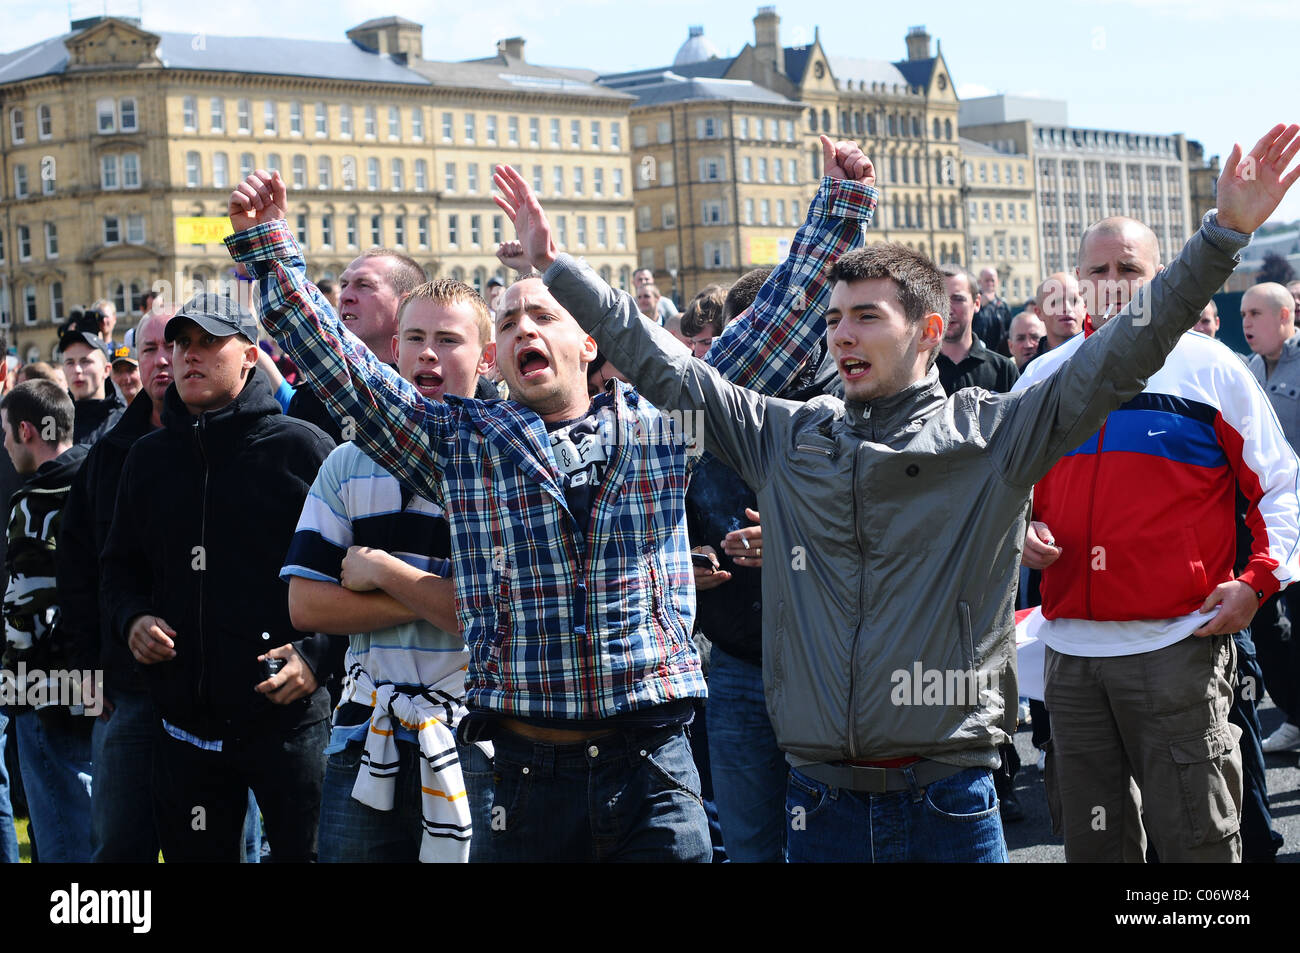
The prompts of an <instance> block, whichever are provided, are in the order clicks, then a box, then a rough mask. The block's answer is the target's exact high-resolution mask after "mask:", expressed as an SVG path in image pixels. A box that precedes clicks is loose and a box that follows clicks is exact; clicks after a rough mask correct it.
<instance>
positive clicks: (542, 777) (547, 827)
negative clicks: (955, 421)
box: [228, 140, 876, 861]
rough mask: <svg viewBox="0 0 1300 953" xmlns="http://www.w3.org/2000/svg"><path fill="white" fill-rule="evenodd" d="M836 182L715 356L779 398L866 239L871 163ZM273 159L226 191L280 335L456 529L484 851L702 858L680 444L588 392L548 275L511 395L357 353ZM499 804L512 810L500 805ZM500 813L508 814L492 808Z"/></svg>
mask: <svg viewBox="0 0 1300 953" xmlns="http://www.w3.org/2000/svg"><path fill="white" fill-rule="evenodd" d="M825 149H826V164H825V169H826V172H827V176H826V178H824V179H823V180H822V184H821V187H820V189H819V190H818V194H817V197H816V198H815V199H814V202H813V205H812V209H811V210H810V213H809V218H808V221H807V222H806V223H805V225H804V226H803V227H802V228H801V229H800V231H799V232H798V234H797V235H796V236H795V241H794V243H793V246H792V249H791V253H790V255H789V257H788V258H787V260H786V261H785V262H784V263H783V264H782V265H781V266H780V267H779V268H778V269H777V270H776V272H775V273H774V274H773V276H772V278H771V280H770V281H769V282H768V284H767V285H766V286H765V287H764V288H763V290H762V292H761V293H760V295H759V297H758V300H757V302H756V305H755V307H754V308H753V309H752V310H751V311H750V312H749V314H748V315H747V316H746V317H743V318H742V319H739V320H737V321H736V322H735V323H734V324H733V326H732V328H731V329H729V330H728V333H727V334H724V335H723V337H722V338H721V339H720V340H719V341H718V342H717V343H715V345H714V346H713V348H712V350H711V352H710V357H711V359H712V360H713V361H714V362H715V364H716V366H718V367H720V368H722V369H723V370H724V371H725V372H726V373H727V374H729V375H731V376H733V377H735V378H736V379H738V380H739V381H740V382H742V383H744V384H747V385H750V386H753V387H755V388H758V389H761V390H763V391H776V390H779V389H780V388H782V387H784V386H786V384H788V382H789V381H790V379H792V377H793V376H794V374H795V373H796V372H797V370H798V368H799V366H800V365H801V364H802V362H803V360H804V359H805V358H806V356H807V354H808V353H809V351H810V350H811V348H812V345H813V342H814V341H815V337H816V335H815V334H810V333H809V332H808V331H807V327H808V326H809V322H805V321H800V320H797V319H798V318H799V317H801V316H802V314H803V312H805V311H806V310H812V311H817V310H819V309H820V308H821V307H822V306H823V305H824V302H825V300H826V296H827V292H828V286H827V285H826V281H825V277H824V275H823V267H824V265H825V264H826V262H827V261H828V260H830V259H833V258H835V257H836V256H838V255H839V254H841V253H842V252H844V251H845V250H847V249H849V248H851V247H853V246H854V245H855V244H856V243H858V242H860V241H861V236H862V224H863V223H864V222H865V221H867V220H868V219H869V218H870V215H871V212H872V210H873V209H874V207H875V199H876V192H875V190H874V189H873V188H871V187H870V186H869V184H867V183H866V182H859V181H850V180H849V177H850V175H851V177H852V178H854V179H857V178H867V176H868V173H869V172H870V164H869V163H868V162H867V160H866V157H865V156H863V155H862V154H861V152H860V151H859V150H857V148H856V147H855V146H852V144H850V143H841V144H840V145H839V146H838V147H836V146H834V145H833V144H831V143H830V141H829V140H826V145H825ZM287 202H288V199H287V192H286V189H285V186H284V183H283V181H282V180H281V179H280V177H279V175H278V173H265V172H258V173H255V174H253V175H252V176H249V178H248V179H246V180H245V181H244V182H243V183H242V184H241V185H240V186H239V188H238V189H236V190H235V192H233V193H232V194H231V199H230V214H231V221H232V223H233V225H234V227H235V230H236V231H235V234H234V235H233V236H231V237H230V239H229V241H228V245H229V247H230V249H231V252H232V254H233V255H234V257H235V258H236V259H237V260H239V261H242V262H245V263H246V264H247V265H248V268H249V270H250V271H251V272H252V273H253V274H254V275H255V276H256V277H258V278H260V279H263V281H262V290H261V294H262V303H263V307H262V315H263V320H264V321H265V322H266V324H267V327H268V328H269V329H270V330H271V333H272V334H273V335H275V336H276V337H277V339H278V340H279V341H280V343H281V345H282V346H283V347H284V349H285V351H286V352H287V353H288V354H289V355H290V356H291V357H292V358H293V360H294V362H295V363H296V364H297V365H298V366H299V367H300V368H301V369H302V371H303V373H304V374H306V375H307V377H308V378H309V379H310V380H311V381H312V382H313V383H314V384H315V386H316V387H317V389H318V392H319V393H320V394H321V396H322V397H324V398H325V399H326V401H327V402H328V403H329V405H330V407H331V408H332V409H333V410H334V411H335V412H336V413H338V414H340V415H347V416H350V417H352V418H353V419H354V420H355V421H356V424H357V444H358V446H359V447H360V448H361V449H362V450H364V451H365V452H366V453H367V454H369V455H370V456H372V457H373V458H374V459H375V460H376V461H378V462H380V463H381V464H382V465H383V466H385V467H386V468H387V469H388V470H390V471H391V472H392V473H393V474H394V475H395V476H397V477H398V478H399V479H400V480H402V481H403V482H404V483H406V484H407V485H409V486H411V487H412V488H414V489H416V490H418V491H419V492H421V493H423V494H425V495H427V496H428V498H429V499H430V500H432V501H433V502H435V503H437V504H439V505H441V506H442V507H443V508H444V510H445V512H446V513H447V516H448V519H449V521H450V522H451V531H452V572H453V576H454V578H455V584H456V596H457V616H458V621H459V622H460V625H461V628H462V630H463V632H464V635H465V639H466V642H467V643H468V647H469V652H470V660H469V676H468V692H467V705H468V708H469V710H470V714H469V716H467V717H466V718H465V719H464V720H463V721H462V723H461V728H460V734H461V739H462V740H477V739H479V738H481V737H485V736H490V737H491V738H492V740H493V742H494V744H495V748H496V758H495V768H496V770H495V774H496V777H497V778H499V780H498V781H497V784H496V790H495V793H494V805H493V814H494V818H493V820H494V823H493V825H492V830H491V832H490V835H489V838H488V852H489V856H490V857H491V858H500V859H506V860H615V859H617V860H673V859H677V860H692V861H708V860H709V859H710V856H711V851H710V845H709V835H708V830H707V825H706V820H705V814H704V810H703V808H702V806H701V804H700V790H699V778H698V775H697V774H696V771H695V768H694V765H693V763H692V759H691V752H690V749H689V743H688V741H687V736H686V734H685V726H686V724H687V723H688V722H689V720H690V718H691V713H692V711H693V707H694V706H693V699H695V698H697V697H702V696H703V695H704V693H705V688H704V680H703V678H702V676H701V673H700V662H699V657H698V655H697V653H696V651H695V649H694V646H693V643H692V641H691V637H690V636H691V625H692V617H693V615H694V589H693V587H692V585H691V579H692V573H691V568H690V560H689V555H688V552H689V543H688V541H687V537H686V520H685V510H684V502H683V499H684V495H685V488H686V472H687V462H688V447H687V446H686V445H685V442H684V441H683V440H682V439H681V434H680V432H678V431H677V430H675V429H672V428H670V427H669V424H670V423H671V422H672V421H673V418H671V417H669V416H667V415H665V414H663V413H661V412H660V411H659V410H658V409H656V408H655V407H653V406H651V405H650V404H649V403H647V402H646V401H645V400H644V399H642V398H641V397H639V396H638V395H637V394H636V393H635V392H634V391H632V390H631V389H630V388H629V387H627V385H625V384H621V383H619V384H616V385H614V386H612V387H610V388H609V389H607V390H606V391H605V392H604V393H601V394H598V395H597V396H596V397H595V399H594V400H593V399H591V398H590V397H589V396H588V394H587V384H586V374H585V372H584V368H585V365H586V364H587V363H589V362H590V361H591V360H592V359H593V357H594V356H595V354H596V346H595V342H593V341H592V340H591V338H590V337H589V336H587V334H586V333H585V332H583V331H582V330H581V329H580V328H579V327H578V325H577V324H576V323H575V322H574V321H573V318H572V317H571V316H570V315H569V314H568V312H566V311H565V310H564V309H563V308H562V307H561V306H560V305H559V304H558V303H557V302H556V301H555V299H554V298H553V297H552V296H551V295H550V294H549V293H548V292H547V290H546V287H545V285H544V284H543V283H542V282H541V281H540V280H538V279H536V278H533V279H525V280H522V281H518V282H516V283H515V284H514V285H512V286H511V287H510V289H509V290H508V291H507V292H506V296H505V298H504V300H503V302H502V308H501V311H500V313H499V314H498V316H497V319H496V342H495V348H494V351H495V357H496V362H497V365H498V367H499V368H500V369H501V372H502V374H503V376H504V377H505V380H506V382H507V383H508V384H509V386H510V393H511V397H512V399H511V400H508V401H488V402H482V401H475V400H465V399H460V398H455V397H451V396H448V397H447V398H446V401H445V402H443V403H440V402H433V401H429V400H427V399H426V398H425V397H424V396H423V395H421V394H420V393H419V392H418V391H417V390H416V389H415V388H414V387H412V386H411V385H410V384H409V383H407V382H406V381H404V380H402V379H401V377H400V376H398V375H397V374H395V373H393V372H392V371H391V370H390V369H389V368H387V367H386V366H385V365H383V364H382V363H381V362H379V361H378V360H376V359H374V357H373V356H372V355H371V354H369V352H368V351H366V350H365V349H364V348H362V347H361V346H360V345H359V343H358V342H357V341H356V339H355V338H353V337H352V335H351V334H349V333H348V332H347V330H346V329H345V328H344V327H343V326H342V325H341V324H340V322H339V321H338V319H337V317H336V316H335V315H334V313H333V311H332V310H331V309H330V307H329V306H328V305H327V304H326V303H325V302H324V300H323V299H322V298H321V297H320V296H319V294H318V292H317V291H316V289H315V288H314V287H313V286H312V285H311V284H310V283H308V281H307V278H306V274H305V271H304V268H303V260H302V255H301V252H300V251H299V250H298V247H297V245H296V243H295V242H294V240H293V236H292V234H291V232H290V230H289V228H288V227H287V225H286V223H285V220H284V216H285V207H286V205H287ZM498 809H500V813H499V815H498ZM498 816H499V817H500V823H497V822H496V821H497V817H498Z"/></svg>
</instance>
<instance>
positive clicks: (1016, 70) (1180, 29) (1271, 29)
mask: <svg viewBox="0 0 1300 953" xmlns="http://www.w3.org/2000/svg"><path fill="white" fill-rule="evenodd" d="M105 6H107V9H108V10H109V12H118V13H126V14H128V15H136V14H137V11H138V12H139V14H140V15H142V17H143V21H144V26H145V27H146V28H152V29H157V30H170V31H183V32H195V33H200V32H206V33H213V34H224V35H228V36H238V35H262V36H266V35H277V34H279V35H284V36H293V37H300V38H304V39H330V40H341V39H343V35H344V32H345V31H346V30H347V29H348V28H349V27H351V26H355V25H356V24H358V23H361V22H362V21H364V20H366V19H368V18H370V17H373V16H379V15H386V14H397V15H400V16H404V17H407V18H409V19H412V20H415V21H417V22H419V23H422V24H424V53H425V56H426V57H427V58H429V59H445V60H456V59H467V58H470V57H475V56H486V55H488V54H490V53H491V52H493V50H494V48H495V42H496V40H497V39H500V38H502V37H506V36H513V35H521V36H524V37H525V38H526V39H527V41H528V44H527V49H526V56H527V58H528V59H529V60H531V61H533V62H537V63H548V64H555V65H566V66H585V67H590V68H592V69H597V70H602V71H610V72H613V71H617V70H625V69H637V68H641V67H648V66H658V65H664V64H667V63H670V62H671V61H672V57H673V54H674V53H675V52H676V50H677V47H678V46H679V45H680V44H681V43H682V41H683V40H685V39H686V31H687V27H688V26H690V25H693V24H698V25H700V26H703V27H704V32H705V36H707V37H708V38H709V39H710V40H711V41H712V42H713V43H714V44H715V45H716V46H717V47H718V49H719V50H720V51H721V52H722V53H723V54H724V55H725V54H734V53H737V52H739V51H740V49H741V48H742V47H743V46H744V45H745V43H747V42H750V41H751V40H752V39H753V25H752V22H751V21H752V18H753V16H754V13H755V11H756V10H757V8H758V6H759V4H758V3H757V2H755V0H744V2H739V0H713V2H711V3H708V4H702V3H700V2H699V0H653V2H644V3H629V2H625V0H617V2H616V0H546V2H544V3H539V2H537V0H528V2H524V0H490V2H486V3H478V4H475V3H460V4H447V3H430V2H422V0H379V2H376V0H276V2H273V3H267V2H266V0H222V2H221V3H219V4H212V5H210V6H209V5H206V4H200V5H199V6H198V7H190V6H189V5H188V4H184V5H177V4H175V3H173V2H171V0H138V2H123V0H99V2H85V0H73V3H72V4H71V8H72V10H73V14H74V15H75V16H84V15H90V14H94V13H99V12H101V11H102V10H103V9H105ZM776 8H777V12H778V13H779V14H780V15H781V18H782V19H781V37H782V40H783V41H784V42H785V43H786V44H787V45H796V44H798V43H799V42H801V41H802V42H806V41H809V40H811V38H812V35H813V30H814V27H816V26H820V27H821V33H822V45H823V46H824V47H826V48H827V50H828V51H829V52H830V53H831V54H832V55H835V54H840V55H849V56H866V57H879V58H882V59H891V60H892V59H902V58H903V57H904V56H905V54H906V49H905V46H904V43H903V36H904V35H905V33H906V32H907V28H908V27H910V26H913V25H916V24H924V25H925V26H926V27H927V28H928V29H929V31H930V34H931V35H932V36H934V37H935V38H936V39H938V40H939V41H941V42H942V44H943V53H944V57H945V58H946V59H947V61H948V66H949V68H950V69H951V71H952V76H953V79H954V81H955V82H956V84H957V89H958V91H959V93H961V94H962V95H965V96H977V95H985V94H987V93H990V92H1002V91H1005V92H1013V93H1027V94H1037V95H1042V96H1050V97H1053V98H1059V99H1065V100H1067V101H1068V103H1069V115H1070V121H1071V123H1073V124H1075V125H1080V126H1093V127H1101V128H1111V129H1121V130H1131V131H1135V132H1153V133H1155V132H1158V133H1174V132H1182V133H1185V134H1186V135H1187V136H1188V137H1189V138H1192V139H1199V140H1200V141H1201V142H1202V143H1204V144H1205V147H1206V150H1207V151H1208V152H1209V153H1211V154H1214V153H1219V154H1222V155H1225V156H1226V155H1227V153H1228V150H1229V149H1231V147H1232V142H1233V140H1234V139H1236V140H1238V141H1241V142H1242V144H1243V146H1245V147H1246V148H1249V146H1250V145H1252V144H1253V143H1254V141H1255V139H1257V138H1258V137H1259V135H1260V134H1261V133H1262V132H1264V131H1265V130H1267V129H1268V127H1269V126H1271V125H1272V124H1273V123H1274V122H1280V121H1294V122H1300V2H1297V0H1232V2H1225V0H1052V2H1051V3H1050V4H1041V3H1033V2H1028V0H1003V2H1001V3H999V4H997V5H994V4H971V3H968V2H936V3H929V4H925V5H923V6H922V5H917V6H915V7H913V6H912V5H910V4H875V3H873V4H866V3H863V2H861V0H857V2H853V3H846V4H825V5H813V6H811V7H809V6H804V5H802V4H794V3H777V4H776ZM845 11H850V12H847V13H846V12H845ZM859 11H865V12H859ZM67 28H68V5H67V4H59V3H49V2H48V0H44V2H34V0H5V3H4V5H3V9H0V37H2V38H3V40H0V42H2V43H3V44H4V47H5V50H6V51H8V50H12V49H17V48H20V47H22V46H26V45H28V44H30V43H33V42H35V41H37V40H39V39H42V38H44V37H48V36H51V35H54V34H58V33H62V32H64V31H66V30H67ZM1279 219H1280V220H1283V221H1286V220H1300V185H1297V187H1296V188H1294V189H1292V194H1291V195H1289V196H1288V197H1287V200H1286V202H1285V203H1284V205H1283V206H1282V208H1281V209H1280V210H1279V212H1278V214H1277V215H1276V216H1275V220H1279Z"/></svg>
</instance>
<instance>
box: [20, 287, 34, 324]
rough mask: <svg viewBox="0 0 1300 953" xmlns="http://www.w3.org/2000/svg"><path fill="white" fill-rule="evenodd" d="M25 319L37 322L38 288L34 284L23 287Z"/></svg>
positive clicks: (29, 322) (31, 322)
mask: <svg viewBox="0 0 1300 953" xmlns="http://www.w3.org/2000/svg"><path fill="white" fill-rule="evenodd" d="M23 320H24V321H26V322H27V323H28V324H35V323H36V288H35V286H33V285H27V286H25V287H24V288H23Z"/></svg>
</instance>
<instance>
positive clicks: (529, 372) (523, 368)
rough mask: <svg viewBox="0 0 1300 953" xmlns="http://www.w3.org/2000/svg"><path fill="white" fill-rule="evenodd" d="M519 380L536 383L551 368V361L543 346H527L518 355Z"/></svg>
mask: <svg viewBox="0 0 1300 953" xmlns="http://www.w3.org/2000/svg"><path fill="white" fill-rule="evenodd" d="M516 362H517V366H518V368H519V380H520V381H522V382H523V383H525V384H532V383H536V382H537V381H539V380H541V379H542V377H543V376H544V375H545V374H546V372H547V371H549V370H550V369H551V362H550V361H549V360H548V359H547V357H546V355H545V354H543V353H542V350H541V348H537V347H526V348H523V349H522V350H521V351H519V353H518V355H517V356H516Z"/></svg>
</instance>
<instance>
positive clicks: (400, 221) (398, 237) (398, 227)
mask: <svg viewBox="0 0 1300 953" xmlns="http://www.w3.org/2000/svg"><path fill="white" fill-rule="evenodd" d="M393 244H394V245H396V246H397V247H398V248H404V247H405V246H406V216H405V215H395V216H394V217H393Z"/></svg>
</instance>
